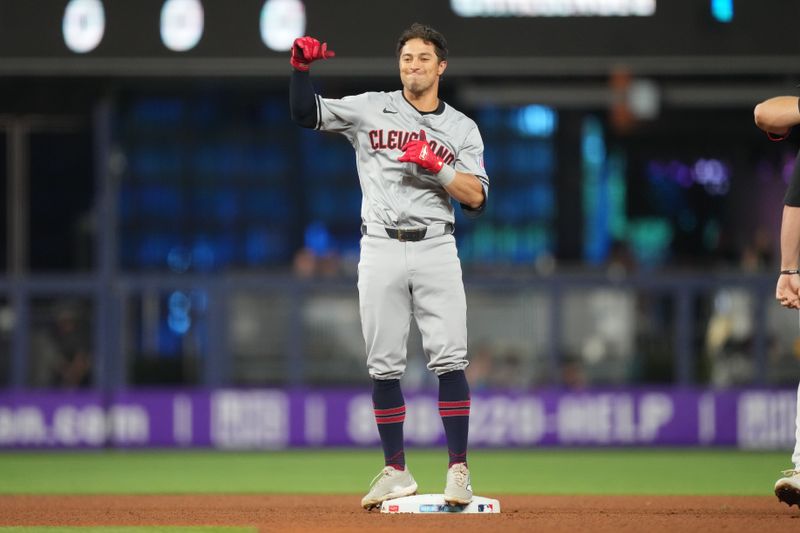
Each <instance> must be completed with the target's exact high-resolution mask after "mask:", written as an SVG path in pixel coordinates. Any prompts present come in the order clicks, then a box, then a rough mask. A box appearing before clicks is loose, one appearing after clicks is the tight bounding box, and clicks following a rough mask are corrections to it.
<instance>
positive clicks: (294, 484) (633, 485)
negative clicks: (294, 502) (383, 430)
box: [0, 449, 791, 531]
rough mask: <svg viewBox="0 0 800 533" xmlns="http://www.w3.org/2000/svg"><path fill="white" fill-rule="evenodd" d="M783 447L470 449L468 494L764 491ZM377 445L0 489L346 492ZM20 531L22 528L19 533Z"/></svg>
mask: <svg viewBox="0 0 800 533" xmlns="http://www.w3.org/2000/svg"><path fill="white" fill-rule="evenodd" d="M789 459H790V453H789V452H788V451H787V452H781V453H776V452H742V451H735V450H705V449H701V450H698V449H613V450H597V451H595V450H572V449H570V450H554V449H547V450H474V451H471V452H470V470H471V472H472V481H473V486H474V487H475V492H476V494H479V495H484V494H486V495H491V494H720V495H722V494H725V495H768V494H771V490H772V485H773V484H774V482H775V480H776V479H777V478H778V477H779V476H780V471H781V470H782V469H785V468H789V467H790V466H791V464H790V463H789ZM407 460H408V464H409V466H410V468H411V471H412V472H413V473H414V477H415V478H416V479H417V482H418V483H419V486H420V491H421V492H440V491H441V490H442V488H443V485H444V478H445V470H446V466H447V465H446V453H445V452H444V451H443V450H418V449H411V450H407ZM382 464H383V462H382V455H381V453H380V451H379V450H372V449H371V450H328V451H318V450H312V451H279V452H252V453H230V452H198V451H170V452H165V451H152V452H140V451H136V452H120V451H106V452H99V453H98V452H64V453H50V452H41V453H39V452H31V453H17V452H4V453H0V494H165V493H172V494H179V493H183V494H188V493H329V494H340V493H342V494H343V493H353V494H360V493H362V492H365V491H366V490H367V488H368V485H369V482H370V480H371V479H372V477H373V476H374V475H375V474H376V473H377V472H378V470H379V469H380V467H381V466H382ZM20 531H22V530H20Z"/></svg>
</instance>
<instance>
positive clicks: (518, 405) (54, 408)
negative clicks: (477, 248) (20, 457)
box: [0, 389, 796, 450]
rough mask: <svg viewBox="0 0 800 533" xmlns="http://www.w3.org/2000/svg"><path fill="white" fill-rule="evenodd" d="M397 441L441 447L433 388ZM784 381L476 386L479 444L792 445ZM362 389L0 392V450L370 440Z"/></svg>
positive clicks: (414, 406)
mask: <svg viewBox="0 0 800 533" xmlns="http://www.w3.org/2000/svg"><path fill="white" fill-rule="evenodd" d="M406 405H407V413H408V414H407V418H406V422H405V435H406V441H407V442H408V444H409V445H412V446H414V445H416V446H434V445H443V444H444V433H443V430H442V423H441V421H440V419H439V412H438V406H437V399H436V395H435V394H428V393H422V394H407V395H406ZM795 406H796V392H795V391H794V390H738V391H723V392H710V391H705V390H684V389H679V390H676V389H627V390H613V391H590V392H568V391H555V390H544V391H537V392H530V393H502V392H497V393H477V394H474V395H473V398H472V417H471V425H470V443H471V445H472V446H477V447H522V448H530V447H536V446H582V447H583V446H736V447H739V448H743V449H762V450H764V449H778V450H790V449H791V448H792V447H793V446H794V440H795V439H794V432H795V429H794V419H795V408H796V407H795ZM378 443H379V440H378V432H377V430H376V428H375V423H374V421H373V414H372V400H371V397H370V395H369V393H368V392H367V391H336V390H326V391H304V390H290V391H286V390H281V389H252V390H239V389H220V390H210V391H202V390H201V391H198V390H182V389H174V390H147V391H142V390H137V391H125V392H113V393H107V394H103V393H100V392H30V391H25V392H22V391H3V392H0V448H6V449H9V448H100V447H106V446H114V447H120V448H143V447H159V448H172V447H203V448H209V447H210V448H217V449H230V450H242V449H282V448H290V447H303V446H313V447H323V446H376V445H378Z"/></svg>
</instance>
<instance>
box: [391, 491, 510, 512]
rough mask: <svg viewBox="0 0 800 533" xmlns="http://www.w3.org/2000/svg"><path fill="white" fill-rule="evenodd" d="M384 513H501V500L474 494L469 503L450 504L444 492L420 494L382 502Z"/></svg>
mask: <svg viewBox="0 0 800 533" xmlns="http://www.w3.org/2000/svg"><path fill="white" fill-rule="evenodd" d="M381 512H382V513H425V514H428V513H457V514H472V513H479V514H486V513H499V512H500V502H499V501H498V500H493V499H491V498H482V497H481V496H473V497H472V502H470V503H469V505H449V504H447V503H445V502H444V494H418V495H416V496H405V497H403V498H395V499H393V500H386V501H385V502H383V503H382V504H381Z"/></svg>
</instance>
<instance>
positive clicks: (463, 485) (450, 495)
mask: <svg viewBox="0 0 800 533" xmlns="http://www.w3.org/2000/svg"><path fill="white" fill-rule="evenodd" d="M444 501H445V502H447V503H449V504H451V505H467V504H468V503H470V502H471V501H472V482H471V481H470V477H469V469H468V468H467V465H466V464H464V463H456V464H454V465H453V466H451V467H450V468H448V469H447V485H446V486H445V488H444Z"/></svg>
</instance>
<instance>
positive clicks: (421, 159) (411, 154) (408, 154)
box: [398, 130, 444, 174]
mask: <svg viewBox="0 0 800 533" xmlns="http://www.w3.org/2000/svg"><path fill="white" fill-rule="evenodd" d="M400 149H401V150H402V151H403V152H404V153H403V155H402V156H400V159H398V161H402V162H404V163H406V162H410V163H416V164H418V165H419V166H421V167H422V168H424V169H426V170H430V171H431V172H433V173H434V174H438V173H439V171H440V170H442V167H443V166H444V159H442V158H441V157H439V156H438V155H436V154H434V153H433V150H431V147H430V145H429V144H428V140H427V139H426V138H425V130H419V139H416V140H413V141H408V142H407V143H406V144H404V145H403V147H402V148H400Z"/></svg>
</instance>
